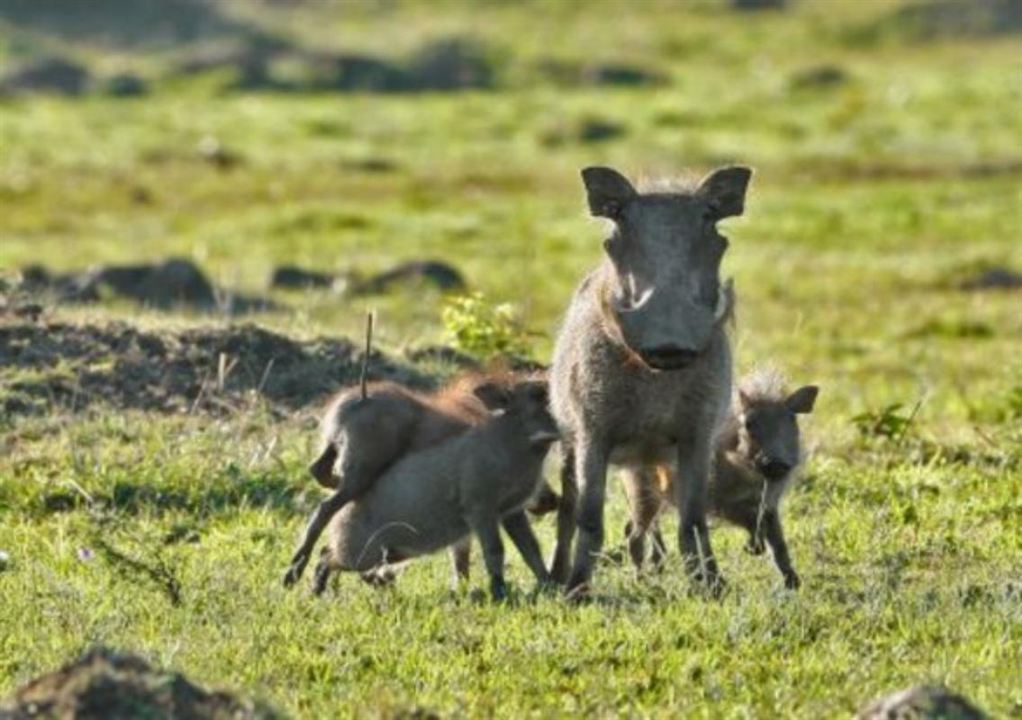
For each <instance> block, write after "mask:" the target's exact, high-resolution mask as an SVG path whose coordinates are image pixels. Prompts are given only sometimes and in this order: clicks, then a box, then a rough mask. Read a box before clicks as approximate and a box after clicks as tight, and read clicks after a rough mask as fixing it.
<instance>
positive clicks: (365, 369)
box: [359, 310, 373, 400]
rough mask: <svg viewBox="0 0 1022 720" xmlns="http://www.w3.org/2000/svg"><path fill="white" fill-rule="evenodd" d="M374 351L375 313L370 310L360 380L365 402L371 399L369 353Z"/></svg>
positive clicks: (367, 316) (367, 314)
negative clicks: (368, 384) (368, 398)
mask: <svg viewBox="0 0 1022 720" xmlns="http://www.w3.org/2000/svg"><path fill="white" fill-rule="evenodd" d="M372 349H373V311H372V310H370V311H369V312H367V313H366V350H365V354H364V355H363V356H362V375H361V377H360V378H359V384H360V385H361V386H362V399H363V400H365V399H366V398H367V397H369V389H368V387H367V382H368V380H369V353H370V352H372Z"/></svg>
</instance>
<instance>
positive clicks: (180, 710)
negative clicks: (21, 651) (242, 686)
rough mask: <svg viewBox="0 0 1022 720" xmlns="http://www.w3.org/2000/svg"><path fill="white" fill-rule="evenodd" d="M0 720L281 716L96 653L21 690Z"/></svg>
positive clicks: (136, 661)
mask: <svg viewBox="0 0 1022 720" xmlns="http://www.w3.org/2000/svg"><path fill="white" fill-rule="evenodd" d="M0 717H3V718H10V720H23V719H24V720H27V719H28V718H38V717H46V718H57V719H58V720H93V719H95V720H119V719H121V718H124V719H127V718H143V717H144V718H194V719H195V720H220V719H221V718H222V719H223V720H227V719H228V718H230V719H231V720H245V719H248V718H251V719H255V718H263V719H265V720H270V719H271V718H280V717H283V716H282V715H279V714H278V713H276V712H275V711H273V710H271V709H269V708H267V707H265V706H262V705H261V704H258V703H253V702H252V701H248V700H241V699H239V698H237V697H234V696H233V695H231V694H229V693H226V692H210V691H207V690H204V689H202V688H201V687H198V686H197V685H194V684H192V683H191V682H190V681H189V680H188V679H187V678H186V677H185V676H183V675H181V674H179V673H169V672H164V671H161V670H157V669H155V668H153V667H152V666H151V665H149V663H147V662H146V661H145V660H143V659H142V658H140V657H137V656H135V655H129V654H127V653H119V652H116V651H114V650H109V649H106V648H96V649H94V650H91V651H89V652H88V653H86V654H85V655H83V656H82V657H81V658H79V659H78V660H76V661H74V662H72V663H70V664H68V665H65V666H64V667H62V668H61V669H60V670H57V671H55V672H51V673H48V674H46V675H43V676H41V677H38V678H36V679H35V680H32V681H30V682H29V683H28V684H26V685H24V686H23V687H21V688H20V689H19V690H17V691H16V692H15V693H14V695H13V697H11V698H10V699H8V700H7V701H5V702H4V703H3V704H0Z"/></svg>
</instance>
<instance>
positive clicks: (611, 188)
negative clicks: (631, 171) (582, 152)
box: [582, 167, 638, 220]
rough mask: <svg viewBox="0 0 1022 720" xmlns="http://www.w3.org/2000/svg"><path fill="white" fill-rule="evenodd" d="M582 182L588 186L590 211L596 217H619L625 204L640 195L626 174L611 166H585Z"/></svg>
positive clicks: (587, 193)
mask: <svg viewBox="0 0 1022 720" xmlns="http://www.w3.org/2000/svg"><path fill="white" fill-rule="evenodd" d="M582 182H583V183H584V184H585V186H586V195H587V198H588V200H589V212H591V213H592V214H593V215H595V216H596V217H605V218H610V219H611V220H613V219H615V218H617V217H619V216H620V215H621V210H622V209H624V206H625V205H627V204H628V202H629V201H630V200H632V199H633V198H634V197H635V196H636V195H638V193H637V192H635V188H634V187H632V184H631V183H630V182H628V179H627V178H626V177H625V176H624V175H622V174H621V173H619V172H618V171H617V170H614V169H612V168H609V167H587V168H585V169H584V170H583V171H582Z"/></svg>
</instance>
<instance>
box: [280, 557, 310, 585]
mask: <svg viewBox="0 0 1022 720" xmlns="http://www.w3.org/2000/svg"><path fill="white" fill-rule="evenodd" d="M308 562H309V557H308V555H304V556H302V557H296V558H295V559H293V560H292V561H291V565H290V566H289V567H288V569H287V572H286V573H284V587H286V588H289V587H292V586H293V585H294V584H295V583H296V582H298V579H299V578H301V576H302V573H303V572H304V571H305V566H306V565H307V564H308Z"/></svg>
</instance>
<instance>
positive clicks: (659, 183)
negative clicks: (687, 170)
mask: <svg viewBox="0 0 1022 720" xmlns="http://www.w3.org/2000/svg"><path fill="white" fill-rule="evenodd" d="M699 180H700V178H698V177H696V176H695V175H692V174H686V175H679V176H676V177H640V178H639V181H638V183H637V185H636V189H637V190H638V191H639V192H640V193H643V194H653V195H680V196H682V197H688V196H691V195H694V194H695V193H696V191H697V190H698V189H699Z"/></svg>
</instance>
